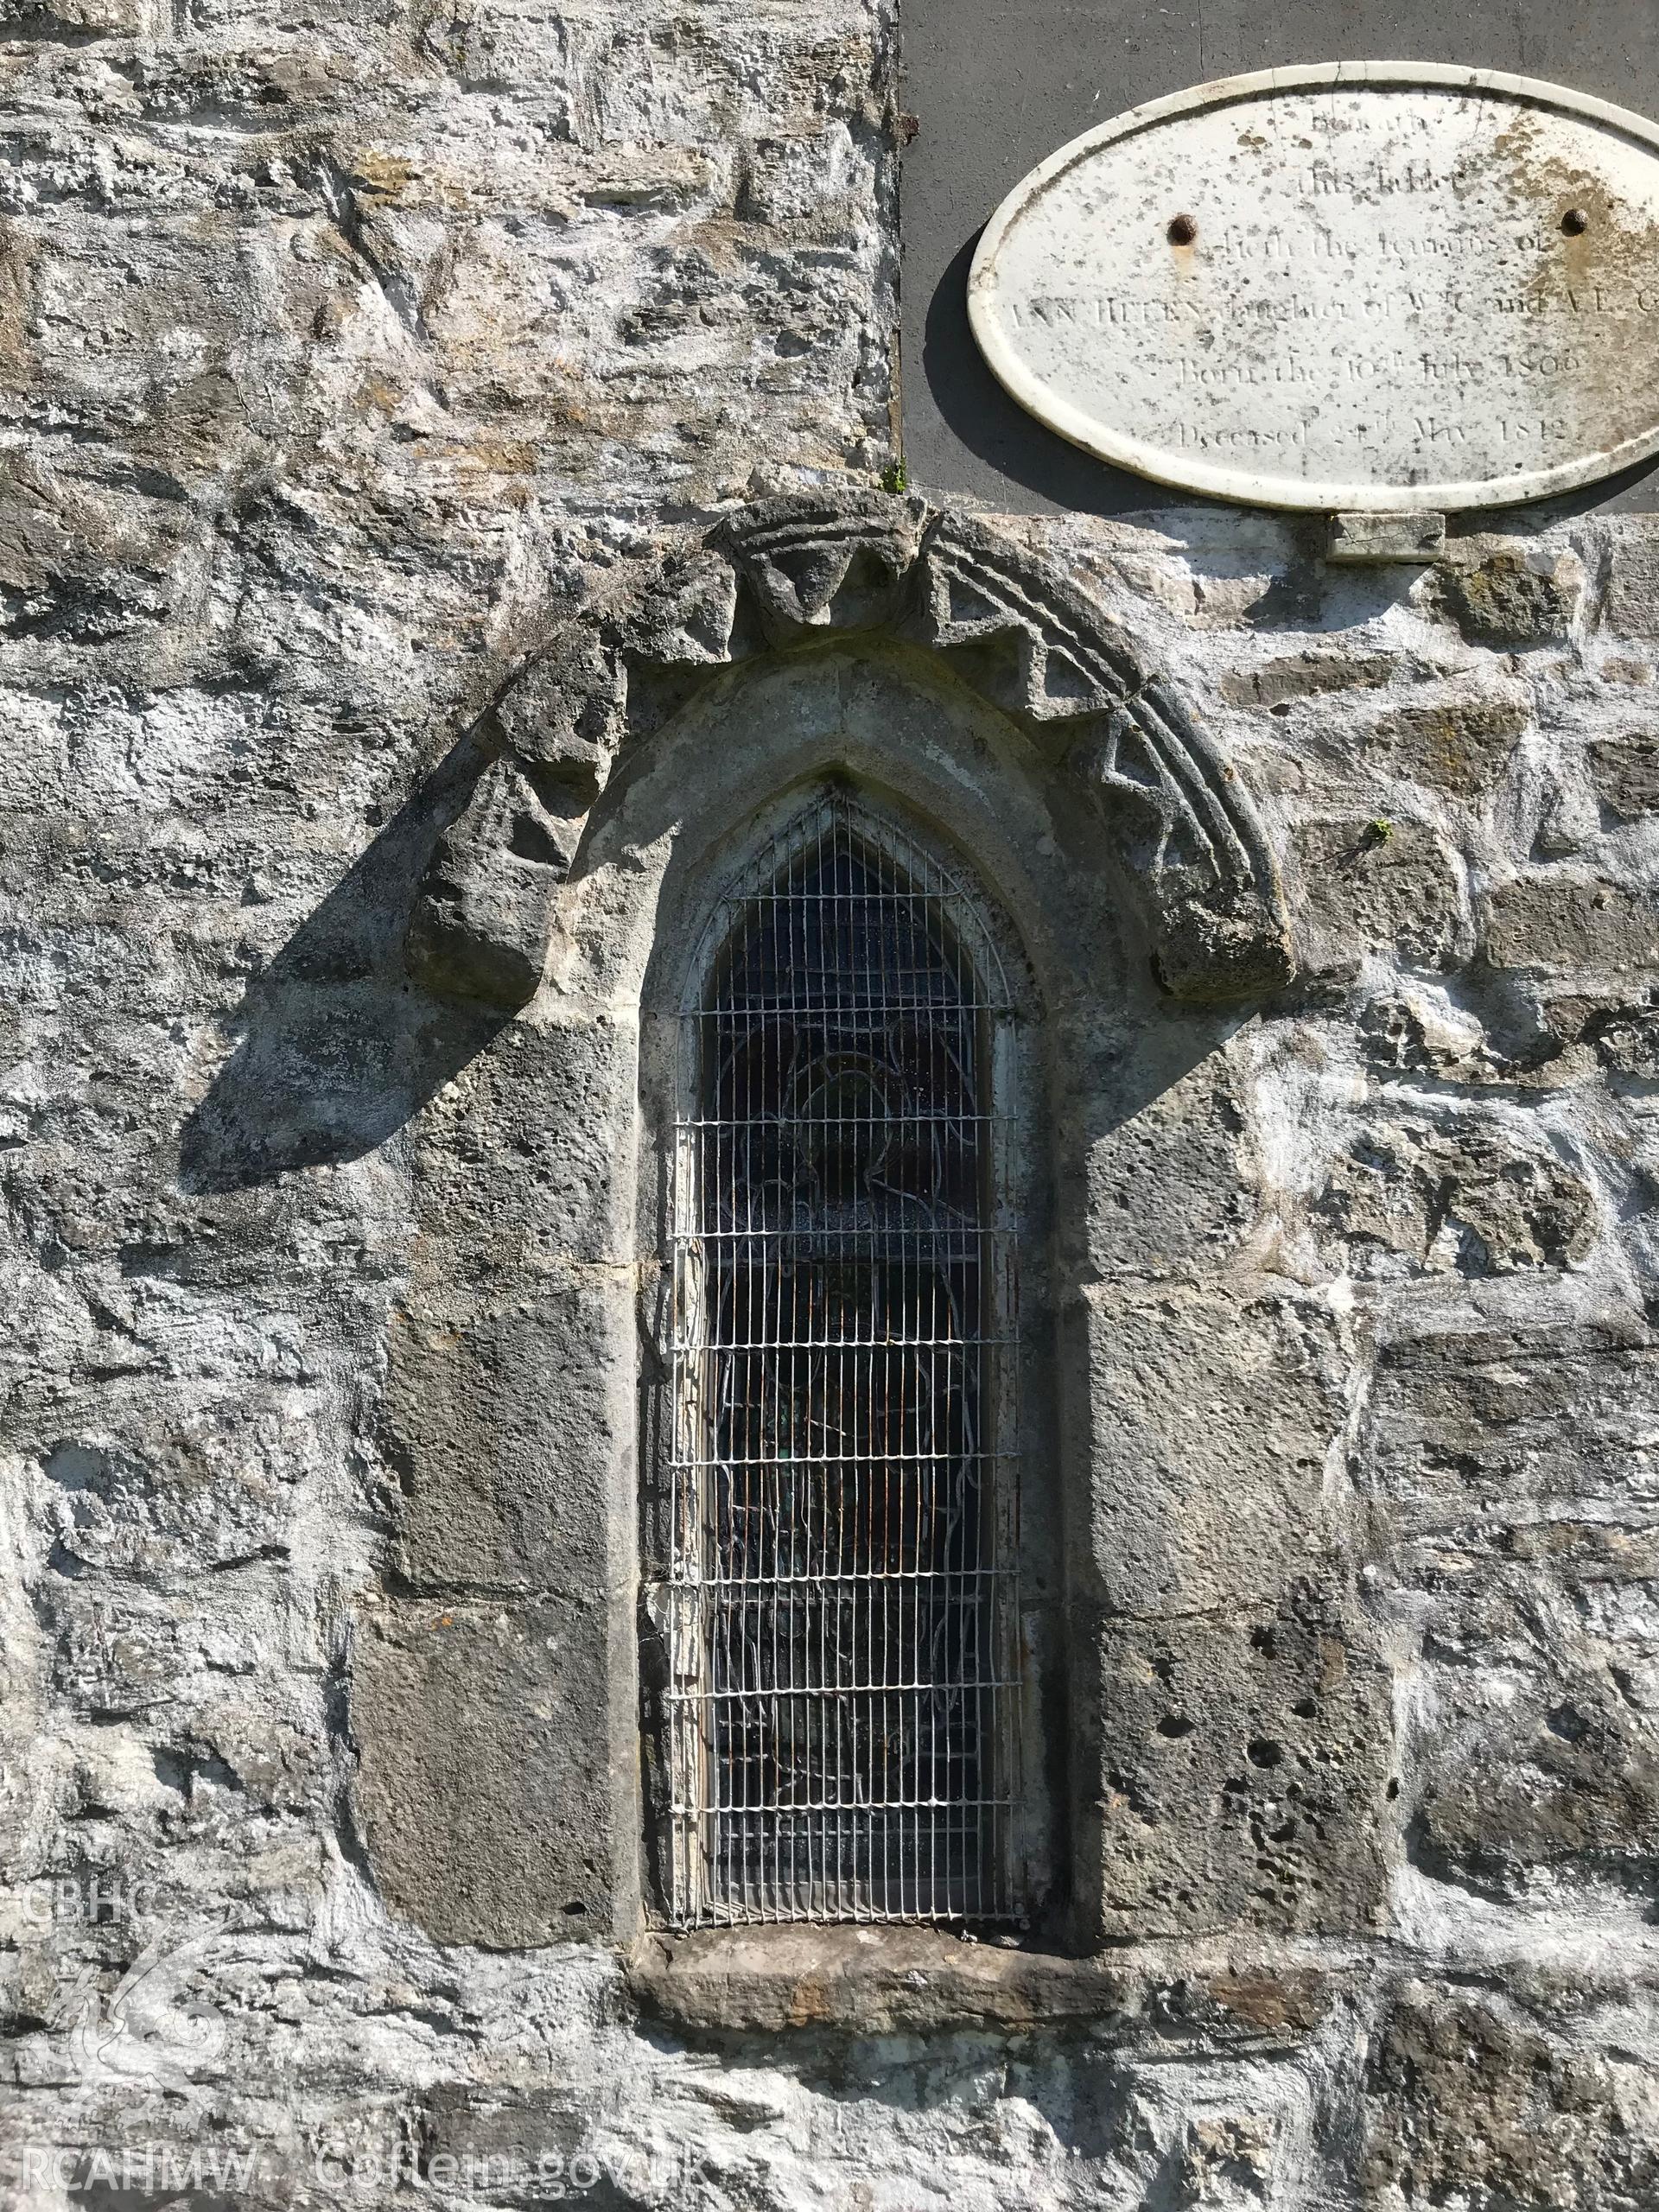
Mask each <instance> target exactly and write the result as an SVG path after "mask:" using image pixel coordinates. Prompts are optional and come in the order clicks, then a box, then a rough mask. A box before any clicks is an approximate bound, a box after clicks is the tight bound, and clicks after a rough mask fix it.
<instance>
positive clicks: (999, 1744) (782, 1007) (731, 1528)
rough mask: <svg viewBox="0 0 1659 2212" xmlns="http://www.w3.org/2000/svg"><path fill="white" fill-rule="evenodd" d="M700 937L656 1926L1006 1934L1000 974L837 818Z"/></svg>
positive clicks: (973, 931)
mask: <svg viewBox="0 0 1659 2212" xmlns="http://www.w3.org/2000/svg"><path fill="white" fill-rule="evenodd" d="M720 920H721V927H720V928H719V930H718V931H717V932H716V941H717V943H718V944H719V945H720V947H721V950H719V952H718V953H717V955H716V957H715V960H714V963H713V964H712V967H711V969H710V970H709V977H708V982H707V985H706V988H705V990H704V993H703V995H702V1000H701V1002H700V1003H699V1004H698V1005H697V1006H696V1007H695V1008H694V1009H693V1010H692V1011H690V1013H689V1014H687V1016H686V1030H687V1034H686V1038H685V1040H684V1051H683V1062H684V1069H685V1078H684V1080H685V1092H686V1098H685V1104H686V1108H687V1109H688V1110H685V1111H684V1112H683V1115H682V1117H681V1118H680V1119H679V1121H678V1122H677V1129H676V1154H677V1156H676V1167H675V1187H674V1219H673V1224H672V1255H671V1256H672V1264H673V1288H674V1341H673V1373H672V1393H673V1408H672V1413H673V1418H672V1446H671V1461H672V1469H671V1472H672V1491H673V1496H672V1502H671V1520H672V1545H673V1555H672V1559H671V1563H670V1584H669V1599H670V1622H671V1674H672V1680H671V1690H670V1712H671V1724H670V1725H671V1747H670V1749H671V1760H670V1764H671V1785H672V1796H673V1807H672V1812H673V1867H672V1887H673V1898H672V1910H673V1916H674V1917H675V1918H676V1919H677V1920H678V1921H680V1922H683V1923H693V1922H698V1921H752V1920H768V1919H818V1920H834V1919H861V1918H876V1919H946V1918H959V1919H985V1918H996V1917H1003V1916H1010V1915H1011V1914H1012V1913H1013V1912H1014V1910H1015V1903H1014V1879H1013V1872H1012V1852H1011V1838H1010V1827H1011V1811H1012V1791H1013V1788H1014V1710H1015V1693H1014V1671H1015V1669H1014V1662H1015V1589H1014V1567H1015V1556H1016V1546H1015V1540H1014V1539H1015V1529H1014V1504H1015V1482H1014V1463H1013V1454H1012V1452H1011V1450H1009V1449H1008V1448H1007V1440H1011V1438H1012V1434H1013V1388H1014V1356H1013V1355H1014V1325H1015V1309H1014V1225H1013V1223H1012V1222H1011V1220H1009V1219H1008V1218H1007V1189H1006V1185H1007V1134H1008V1133H1007V1117H1006V1115H1005V1114H1004V1113H1003V1112H1002V1110H1001V1106H1000V1102H999V1093H1000V1091H1001V1089H1002V1088H1004V1087H1005V1084H1004V1082H1003V1079H1002V1077H1001V1073H1000V1071H999V1056H1000V1055H1001V1052H1003V1049H1004V1046H1005V1041H1006V1027H1007V1021H1008V1019H1009V1015H1010V1008H1009V1007H1008V1004H1007V996H1006V993H1005V991H1004V989H1003V987H1002V984H1001V966H1000V963H998V961H997V959H996V957H995V950H994V948H993V946H992V944H991V943H990V940H989V938H988V934H987V931H986V929H985V926H984V924H983V921H982V918H981V916H980V914H979V912H978V909H977V907H976V905H975V904H974V902H973V901H972V900H971V899H969V897H968V895H967V894H966V893H965V892H964V891H963V889H962V888H961V887H960V886H959V885H958V884H957V883H956V882H955V881H954V880H952V879H951V878H950V876H949V875H948V874H946V873H945V872H944V870H943V869H942V868H940V867H939V865H938V863H937V862H936V861H932V860H931V859H930V858H929V857H927V856H926V855H924V854H922V853H921V852H919V851H918V850H915V849H912V848H911V846H910V845H909V843H908V842H907V841H906V840H904V839H902V838H901V837H900V836H899V835H898V834H897V833H896V832H895V831H894V829H893V828H892V827H891V826H890V825H887V824H885V823H881V822H880V821H879V820H878V819H877V818H876V817H873V816H871V815H869V814H868V813H866V812H865V811H864V810H862V809H861V808H859V807H858V806H856V805H855V804H854V803H853V802H852V801H850V800H849V799H847V798H842V797H839V796H833V797H826V798H823V799H822V800H820V801H818V802H817V803H816V804H814V805H813V806H812V807H811V808H810V810H808V811H807V812H806V813H805V814H804V815H803V816H802V817H799V818H798V820H797V821H796V822H795V823H793V824H792V825H791V829H789V830H788V831H787V832H786V833H785V835H784V836H781V837H779V839H777V840H776V841H775V842H774V843H773V844H772V847H771V848H770V849H768V851H767V852H766V855H764V856H763V858H762V859H761V860H760V861H759V862H758V863H757V864H756V866H755V867H754V868H753V869H751V870H750V871H749V872H748V874H747V876H746V878H745V879H744V880H743V882H742V883H741V884H740V885H739V886H737V887H734V889H733V890H731V891H730V892H729V893H728V895H727V897H726V899H724V900H723V901H722V912H721V918H720Z"/></svg>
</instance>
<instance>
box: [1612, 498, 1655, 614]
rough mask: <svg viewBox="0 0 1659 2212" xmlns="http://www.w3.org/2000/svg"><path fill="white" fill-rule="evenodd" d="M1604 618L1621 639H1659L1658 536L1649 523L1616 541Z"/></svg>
mask: <svg viewBox="0 0 1659 2212" xmlns="http://www.w3.org/2000/svg"><path fill="white" fill-rule="evenodd" d="M1603 616H1604V620H1605V622H1606V625H1607V627H1608V628H1609V629H1610V630H1613V631H1616V632H1618V634H1619V635H1620V636H1621V637H1625V638H1659V533H1656V531H1654V530H1653V528H1652V526H1651V524H1649V525H1648V526H1647V527H1645V528H1644V527H1643V525H1642V524H1640V523H1637V524H1635V525H1634V526H1630V527H1628V528H1627V529H1626V530H1624V531H1621V532H1620V534H1619V536H1618V537H1617V538H1615V540H1614V542H1613V548H1612V555H1611V562H1610V563H1609V569H1608V577H1607V599H1606V604H1605V607H1604V609H1603Z"/></svg>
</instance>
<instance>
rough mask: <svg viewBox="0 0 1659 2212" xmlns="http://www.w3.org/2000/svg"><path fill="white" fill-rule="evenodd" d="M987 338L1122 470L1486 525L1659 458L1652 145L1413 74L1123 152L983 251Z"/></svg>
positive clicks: (1320, 94)
mask: <svg viewBox="0 0 1659 2212" xmlns="http://www.w3.org/2000/svg"><path fill="white" fill-rule="evenodd" d="M968 297H969V316H970V319H971V321H972V324H973V328H974V334H975V336H976V339H977V340H978V342H979V345H980V346H981V348H982V351H983V353H984V354H985V357H986V359H987V360H988V362H989V364H990V365H991V368H992V369H993V370H994V371H995V374H996V376H997V377H998V378H999V379H1000V380H1001V383H1002V384H1003V385H1006V387H1007V390H1008V391H1009V392H1010V393H1012V395H1013V396H1014V398H1015V399H1016V400H1018V401H1019V403H1020V405H1021V406H1022V407H1026V408H1028V409H1029V410H1031V412H1032V413H1033V415H1036V416H1039V418H1040V419H1041V420H1042V421H1043V422H1045V423H1048V424H1049V426H1050V427H1051V428H1052V429H1055V430H1058V432H1059V433H1060V434H1061V435H1062V436H1064V437H1067V438H1070V439H1071V440H1072V441H1073V442H1075V443H1076V444H1077V445H1080V446H1084V447H1086V448H1088V450H1089V451H1090V453H1095V454H1099V455H1100V456H1101V458H1102V459H1103V460H1105V461H1116V463H1117V464H1118V465H1119V466H1120V467H1124V468H1132V469H1135V470H1138V471H1139V472H1140V473H1141V474H1142V475H1146V476H1152V477H1156V478H1157V479H1159V480H1160V481H1161V482H1164V483H1167V484H1174V485H1179V486H1183V487H1185V488H1186V489H1188V490H1191V491H1194V492H1203V493H1210V494H1211V495H1212V496H1215V497H1217V498H1221V499H1241V500H1247V501H1249V502H1252V503H1255V504H1260V505H1268V506H1284V507H1306V508H1316V509H1325V510H1329V511H1336V510H1338V509H1355V508H1359V509H1367V508H1369V509H1412V508H1427V507H1444V508H1459V507H1481V506H1492V505H1499V504H1504V503H1509V502H1512V501H1515V500H1518V499H1539V498H1541V497H1544V496H1546V495H1548V494H1549V493H1557V492H1563V491H1566V490H1567V489H1569V488H1570V487H1571V486H1573V485H1577V484H1586V483H1590V482H1592V481H1593V480H1595V479H1596V478H1598V477H1601V476H1607V475H1611V474H1612V473H1613V472H1614V471H1615V470H1617V469H1620V468H1624V467H1628V466H1630V464H1631V463H1633V462H1635V461H1643V460H1645V459H1646V458H1647V457H1648V456H1649V454H1653V453H1655V452H1659V127H1656V125H1654V124H1649V123H1648V122H1646V121H1644V120H1643V118H1641V117H1640V116H1636V115H1630V114H1627V113H1626V112H1625V111H1624V110H1623V109H1622V108H1615V107H1610V106H1608V105H1605V103H1603V102H1601V101H1598V100H1592V99H1583V98H1580V96H1579V95H1578V94H1577V93H1575V92H1568V91H1567V90H1565V89H1563V88H1562V87H1561V86H1558V85H1546V84H1540V83H1535V82H1534V81H1533V80H1532V79H1529V78H1524V77H1507V76H1500V75H1497V74H1496V73H1491V72H1484V71H1483V72H1478V73H1475V72H1471V71H1468V70H1458V69H1448V68H1441V67H1431V66H1429V65H1427V64H1422V65H1417V64H1412V63H1407V62H1385V61H1369V62H1338V63H1332V64H1331V65H1329V66H1327V67H1320V68H1298V69H1277V70H1268V71H1263V72H1262V73H1258V74H1255V75H1253V76H1248V77H1231V78H1228V79H1224V81H1222V82H1221V83H1218V84H1213V85H1204V86H1199V87H1198V89H1197V90H1196V91H1194V92H1181V93H1179V94H1177V95H1176V96H1175V97H1174V98H1173V99H1164V100H1157V101H1154V102H1153V103H1152V104H1150V105H1147V106H1145V107H1140V108H1134V109H1131V110H1130V111H1128V113H1127V114H1125V115H1121V116H1118V117H1117V118H1115V119H1114V120H1113V121H1112V122H1110V123H1107V124H1102V125H1101V126H1100V128H1099V129H1098V130H1090V131H1089V132H1088V133H1087V134H1086V135H1085V136H1084V137H1081V138H1075V139H1073V140H1072V142H1071V144H1070V145H1068V146H1063V147H1062V148H1061V149H1060V150H1059V151H1058V153H1057V154H1054V155H1052V156H1050V158H1049V159H1048V160H1047V161H1046V162H1044V163H1043V164H1042V166H1041V167H1040V168H1036V169H1033V171H1032V173H1031V175H1029V176H1027V178H1026V179H1025V180H1024V181H1022V182H1021V183H1020V184H1019V185H1017V186H1016V187H1015V188H1014V191H1013V192H1012V193H1010V194H1009V195H1008V197H1007V200H1004V201H1003V203H1002V205H1001V207H999V208H998V210H997V212H996V213H995V215H994V216H993V217H992V219H991V221H990V223H989V225H988V226H987V229H986V231H985V233H984V236H983V237H982V239H981V240H980V243H979V247H978V250H977V251H976V254H975V256H974V262H973V267H972V270H971V272H970V274H969V279H968Z"/></svg>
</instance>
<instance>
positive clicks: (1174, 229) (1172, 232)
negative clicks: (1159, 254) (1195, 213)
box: [1169, 215, 1198, 245]
mask: <svg viewBox="0 0 1659 2212" xmlns="http://www.w3.org/2000/svg"><path fill="white" fill-rule="evenodd" d="M1197 236H1198V225H1197V224H1196V223H1195V222H1194V221H1193V219H1192V216H1191V215H1178V216H1177V217H1176V218H1175V219H1174V221H1173V223H1172V224H1171V225H1170V226H1169V242H1170V244H1171V245H1192V241H1193V239H1194V238H1197Z"/></svg>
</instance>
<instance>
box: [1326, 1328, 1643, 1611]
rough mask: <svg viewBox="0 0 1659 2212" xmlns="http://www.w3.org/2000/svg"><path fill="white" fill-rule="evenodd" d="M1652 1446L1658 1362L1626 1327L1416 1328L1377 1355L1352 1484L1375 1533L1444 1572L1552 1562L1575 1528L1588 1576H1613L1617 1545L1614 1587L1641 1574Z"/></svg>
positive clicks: (1562, 1551)
mask: <svg viewBox="0 0 1659 2212" xmlns="http://www.w3.org/2000/svg"><path fill="white" fill-rule="evenodd" d="M1656 1437H1659V1352H1656V1351H1655V1350H1654V1349H1653V1348H1652V1347H1651V1346H1650V1345H1649V1343H1648V1341H1647V1339H1646V1335H1645V1332H1643V1330H1642V1329H1641V1328H1640V1326H1639V1325H1636V1324H1634V1323H1633V1324H1632V1325H1630V1327H1628V1328H1627V1329H1624V1330H1623V1331H1620V1330H1618V1329H1616V1328H1614V1327H1612V1326H1611V1325H1602V1326H1585V1325H1561V1326H1560V1327H1556V1328H1553V1329H1552V1328H1549V1327H1547V1326H1536V1327H1530V1328H1529V1327H1526V1326H1523V1325H1517V1326H1513V1327H1504V1326H1502V1325H1487V1326H1481V1325H1478V1324H1476V1325H1471V1324H1469V1323H1467V1322H1465V1323H1464V1324H1463V1325H1457V1324H1455V1323H1453V1324H1452V1325H1443V1326H1440V1327H1436V1326H1434V1325H1433V1322H1432V1320H1427V1321H1426V1325H1423V1326H1421V1328H1417V1329H1411V1328H1407V1329H1402V1331H1401V1332H1400V1333H1399V1334H1398V1335H1397V1336H1395V1337H1394V1338H1391V1339H1390V1340H1388V1341H1385V1342H1384V1343H1383V1344H1382V1346H1381V1347H1380V1349H1379V1351H1378V1357H1377V1368H1376V1381H1375V1383H1374V1386H1373V1389H1372V1393H1371V1397H1370V1407H1369V1412H1368V1420H1367V1425H1366V1429H1365V1433H1364V1436H1363V1440H1362V1446H1361V1450H1360V1452H1359V1455H1358V1458H1357V1462H1356V1467H1355V1478H1356V1480H1357V1483H1358V1484H1359V1486H1360V1488H1361V1489H1362V1491H1364V1492H1365V1493H1366V1494H1367V1495H1368V1496H1370V1497H1373V1498H1375V1499H1376V1501H1377V1502H1378V1503H1379V1505H1380V1506H1381V1507H1382V1508H1383V1511H1382V1513H1381V1514H1380V1516H1379V1522H1378V1526H1379V1529H1381V1530H1389V1529H1391V1530H1393V1531H1395V1532H1396V1533H1397V1534H1398V1535H1400V1536H1402V1537H1408V1536H1413V1535H1416V1536H1421V1537H1423V1538H1425V1539H1433V1541H1434V1543H1435V1545H1436V1547H1437V1549H1438V1550H1439V1551H1440V1552H1441V1553H1443V1554H1449V1556H1450V1559H1451V1560H1456V1559H1463V1560H1465V1561H1468V1560H1471V1559H1472V1562H1474V1563H1484V1564H1485V1565H1486V1566H1488V1567H1497V1566H1498V1565H1500V1564H1502V1563H1503V1562H1504V1561H1506V1560H1510V1559H1511V1558H1525V1557H1527V1556H1529V1555H1531V1556H1535V1557H1539V1558H1547V1557H1548V1556H1549V1555H1550V1553H1551V1551H1552V1549H1554V1551H1556V1552H1558V1553H1560V1554H1567V1552H1568V1551H1569V1548H1570V1546H1571V1544H1572V1542H1573V1537H1574V1533H1575V1531H1576V1530H1577V1529H1578V1527H1579V1524H1580V1522H1581V1521H1584V1522H1589V1523H1592V1524H1593V1526H1594V1528H1595V1529H1597V1530H1598V1531H1599V1539H1600V1541H1599V1545H1598V1547H1597V1556H1598V1558H1599V1562H1600V1565H1599V1571H1601V1572H1604V1573H1618V1572H1620V1567H1619V1553H1620V1545H1621V1542H1622V1544H1623V1546H1624V1550H1625V1553H1626V1558H1625V1563H1624V1569H1623V1571H1624V1573H1642V1572H1643V1571H1645V1561H1646V1560H1648V1559H1649V1557H1650V1556H1651V1547H1650V1545H1644V1544H1643V1541H1641V1537H1642V1534H1643V1531H1644V1530H1646V1529H1648V1528H1649V1524H1650V1522H1651V1521H1652V1519H1653V1509H1654V1508H1655V1507H1656V1505H1659V1455H1656ZM1535 1523H1537V1524H1539V1525H1538V1526H1537V1527H1536V1528H1534V1527H1533V1524H1535ZM1529 1530H1531V1531H1532V1535H1533V1537H1534V1538H1535V1541H1533V1542H1532V1543H1531V1544H1530V1545H1529V1541H1528V1537H1529Z"/></svg>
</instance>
